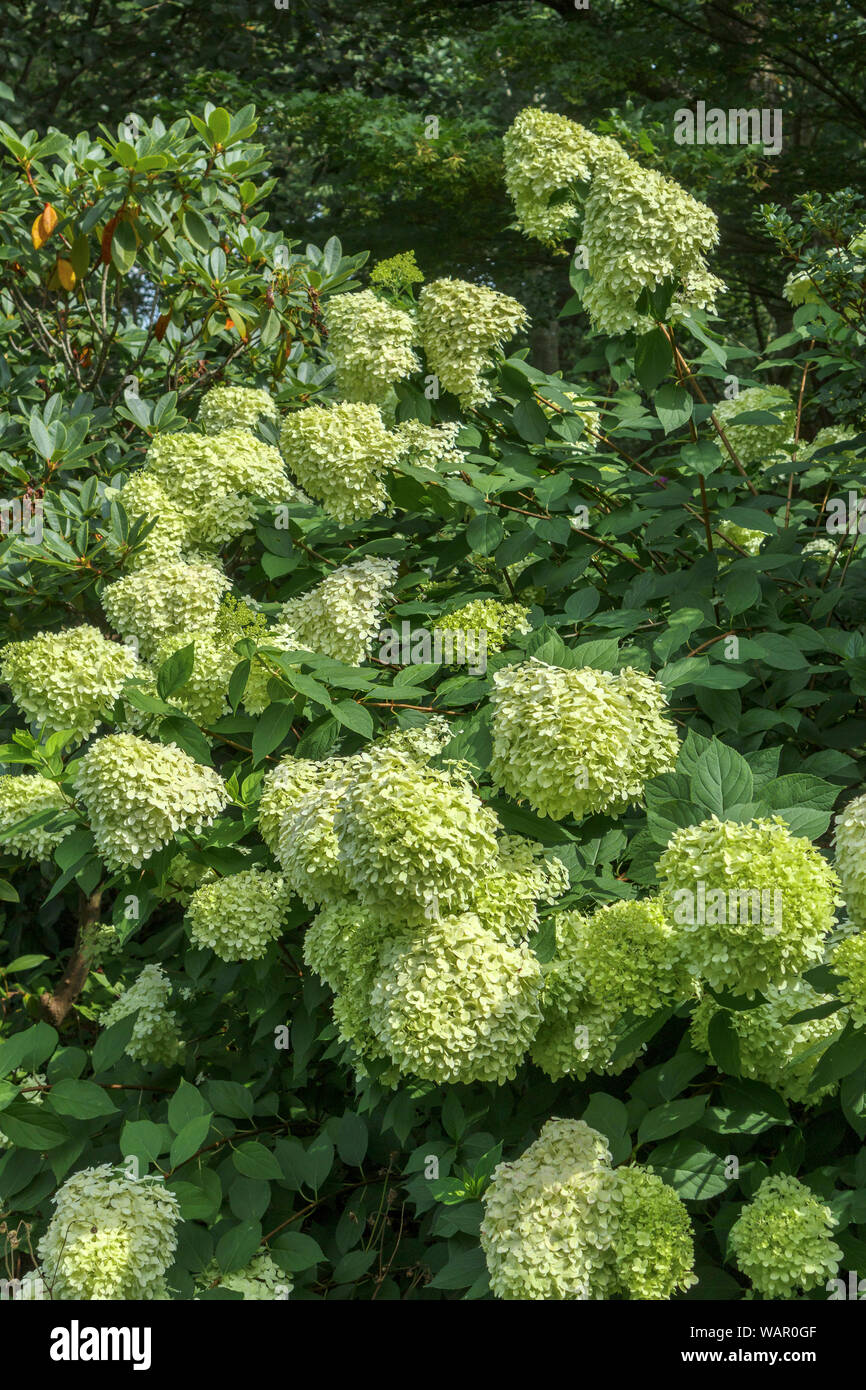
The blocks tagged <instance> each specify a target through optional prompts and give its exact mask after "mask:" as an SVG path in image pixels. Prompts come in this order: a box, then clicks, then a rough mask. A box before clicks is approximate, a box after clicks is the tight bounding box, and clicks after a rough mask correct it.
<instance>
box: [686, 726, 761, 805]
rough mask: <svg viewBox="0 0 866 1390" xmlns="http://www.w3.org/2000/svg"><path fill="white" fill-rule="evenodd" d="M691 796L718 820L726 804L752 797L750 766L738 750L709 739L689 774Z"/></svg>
mask: <svg viewBox="0 0 866 1390" xmlns="http://www.w3.org/2000/svg"><path fill="white" fill-rule="evenodd" d="M690 780H691V789H692V796H693V797H694V799H695V801H697V802H698V804H699V805H700V806H703V807H704V808H705V810H706V811H708V812H710V813H712V812H715V814H716V815H717V816H719V817H720V818H721V819H722V820H724V819H725V811H726V809H727V808H728V807H729V806H735V805H737V804H738V803H740V802H745V801H751V799H752V785H753V784H752V769H751V768H750V767H749V764H748V763H747V762H746V760H745V758H744V757H743V756H742V754H741V753H738V752H737V751H736V750H735V749H734V748H729V747H728V745H727V744H725V743H720V742H719V740H718V739H713V742H712V743H711V745H710V747H709V748H708V749H707V750H706V751H705V752H704V753H702V754H701V756H700V757H699V758H698V760H697V763H696V765H695V770H694V772H693V773H692V776H691V779H690Z"/></svg>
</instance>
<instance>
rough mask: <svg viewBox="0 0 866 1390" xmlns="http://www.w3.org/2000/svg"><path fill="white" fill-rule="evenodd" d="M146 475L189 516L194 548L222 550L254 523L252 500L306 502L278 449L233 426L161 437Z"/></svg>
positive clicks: (153, 446) (148, 461)
mask: <svg viewBox="0 0 866 1390" xmlns="http://www.w3.org/2000/svg"><path fill="white" fill-rule="evenodd" d="M144 468H145V472H146V473H147V475H148V476H149V477H151V478H153V479H155V480H156V482H157V483H159V485H160V487H161V488H162V489H163V491H164V492H165V493H166V494H167V496H168V497H169V498H170V499H171V501H172V502H173V503H174V505H175V506H177V507H178V508H180V509H181V510H182V511H183V513H184V515H185V516H186V517H187V522H188V538H189V541H190V542H191V543H192V544H195V545H201V546H220V545H224V544H225V543H226V542H228V541H230V540H234V538H235V537H236V536H239V535H241V534H242V533H243V532H244V531H247V530H249V529H250V528H251V527H252V524H253V513H254V503H253V499H254V498H260V499H262V500H263V501H265V502H270V503H274V504H276V503H280V502H289V501H298V500H303V499H301V498H300V494H299V493H298V491H297V489H296V488H295V487H293V485H292V484H291V483H290V482H289V479H288V478H287V477H286V471H285V468H284V466H283V461H282V459H281V458H280V453H279V450H278V449H275V448H273V446H272V445H270V444H265V443H263V442H262V440H260V439H257V438H256V436H255V435H254V434H252V433H251V432H250V431H249V430H248V429H244V428H243V427H235V428H232V429H225V430H221V431H220V433H219V434H209V435H204V434H194V433H193V432H192V431H189V432H185V433H176V434H158V435H156V437H155V438H154V440H153V441H152V443H151V446H150V449H149V450H148V453H147V459H146V460H145V465H144Z"/></svg>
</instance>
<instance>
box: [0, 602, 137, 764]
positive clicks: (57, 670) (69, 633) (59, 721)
mask: <svg viewBox="0 0 866 1390" xmlns="http://www.w3.org/2000/svg"><path fill="white" fill-rule="evenodd" d="M136 667H137V662H136V660H135V656H134V654H133V653H132V652H131V651H130V650H129V648H128V647H124V646H122V645H121V644H120V643H119V642H110V641H109V640H108V639H107V638H106V637H103V635H102V633H101V632H100V631H99V629H98V628H95V627H91V626H90V625H89V624H87V623H83V624H82V625H81V626H80V627H70V628H64V629H63V630H62V631H60V632H40V633H37V635H36V636H35V637H30V638H27V639H26V640H25V641H23V642H7V643H6V645H5V646H4V647H3V649H2V652H0V680H3V681H4V682H5V684H6V685H8V686H9V688H10V689H11V691H12V698H13V700H14V701H15V703H16V705H17V706H18V708H19V709H20V710H23V712H24V714H26V715H27V718H28V719H32V720H33V721H34V722H35V723H37V724H40V725H41V726H42V728H43V730H44V731H45V732H47V733H50V732H53V731H54V730H57V729H70V730H71V731H72V732H73V733H74V735H75V738H76V741H77V742H79V743H80V742H81V741H82V740H83V739H85V738H87V737H88V736H89V735H90V734H92V733H93V732H94V731H95V730H96V729H97V728H98V727H99V725H100V724H101V723H102V721H103V719H104V718H105V717H106V715H108V714H110V713H111V710H112V708H113V705H114V702H115V700H116V699H117V697H118V695H119V694H120V692H121V690H122V689H123V687H124V685H125V684H126V682H127V680H129V679H130V677H132V676H133V675H134V674H135V671H136Z"/></svg>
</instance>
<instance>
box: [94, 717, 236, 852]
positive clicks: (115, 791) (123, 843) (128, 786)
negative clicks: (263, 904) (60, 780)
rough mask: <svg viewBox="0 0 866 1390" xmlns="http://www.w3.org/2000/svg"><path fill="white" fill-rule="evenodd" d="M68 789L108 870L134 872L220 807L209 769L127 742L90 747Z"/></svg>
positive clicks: (130, 738) (113, 737) (169, 749)
mask: <svg viewBox="0 0 866 1390" xmlns="http://www.w3.org/2000/svg"><path fill="white" fill-rule="evenodd" d="M75 787H76V791H77V794H78V795H79V796H80V797H81V799H82V801H83V802H84V804H85V806H86V808H87V813H88V817H89V819H90V825H91V829H92V830H93V835H94V838H95V840H96V845H97V848H98V850H99V852H100V854H102V856H103V858H104V859H105V861H106V863H107V864H110V865H112V866H116V867H131V868H138V867H139V866H140V865H141V864H143V863H144V861H145V860H146V859H149V858H150V856H151V855H152V854H154V853H155V852H156V850H158V849H161V848H162V847H163V845H167V844H169V843H170V842H171V840H173V839H174V837H175V835H176V834H177V832H178V831H179V830H192V831H195V832H198V831H199V830H201V829H202V827H203V826H205V825H210V824H211V822H212V821H213V820H215V819H216V817H217V816H218V815H219V813H220V812H221V811H222V810H224V808H225V807H226V806H227V805H228V794H227V792H226V789H225V786H224V784H223V782H222V780H221V778H220V777H219V775H218V774H217V773H216V772H214V770H213V768H209V767H203V766H202V765H201V764H200V763H197V762H196V761H195V760H194V759H193V758H191V757H190V755H189V754H188V753H185V752H184V751H183V749H181V748H177V747H175V745H174V744H158V743H151V742H150V741H149V740H148V739H144V738H139V737H137V736H136V735H135V734H108V735H106V737H105V738H101V739H97V741H96V742H95V743H94V744H92V745H91V747H90V748H89V749H88V751H87V752H86V753H85V754H84V756H83V758H81V759H80V760H79V762H78V763H77V764H76V769H75Z"/></svg>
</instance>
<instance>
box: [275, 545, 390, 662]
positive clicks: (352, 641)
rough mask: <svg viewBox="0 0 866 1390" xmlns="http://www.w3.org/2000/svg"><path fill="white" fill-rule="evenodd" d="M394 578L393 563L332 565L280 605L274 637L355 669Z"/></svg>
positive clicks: (374, 559)
mask: <svg viewBox="0 0 866 1390" xmlns="http://www.w3.org/2000/svg"><path fill="white" fill-rule="evenodd" d="M396 576H397V564H396V562H395V561H394V560H385V559H381V558H380V557H379V556H376V555H368V556H365V557H364V559H362V560H354V561H350V562H349V563H348V564H345V565H338V566H337V568H336V569H333V570H331V572H330V573H329V574H326V575H325V578H324V579H323V580H322V581H321V583H319V584H317V585H316V586H315V588H313V589H310V590H309V592H308V593H306V594H302V595H300V596H299V597H297V598H292V599H289V600H288V602H287V603H284V604H283V606H282V608H281V610H280V614H279V618H280V621H279V623H278V630H279V633H280V634H281V635H282V636H284V637H285V638H286V639H289V638H291V645H292V646H293V647H294V648H295V650H299V651H311V652H317V653H318V654H319V655H321V656H330V657H333V658H334V659H335V660H337V661H343V662H345V663H346V664H347V665H348V666H359V665H360V664H361V662H362V661H365V660H366V659H367V657H368V656H369V654H370V643H371V642H372V640H373V638H374V637H375V636H376V634H377V632H378V631H379V626H380V623H381V617H382V612H383V609H384V607H385V605H386V604H387V603H388V602H389V601H390V600H391V599H392V598H393V593H392V586H393V584H394V580H395V579H396Z"/></svg>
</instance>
